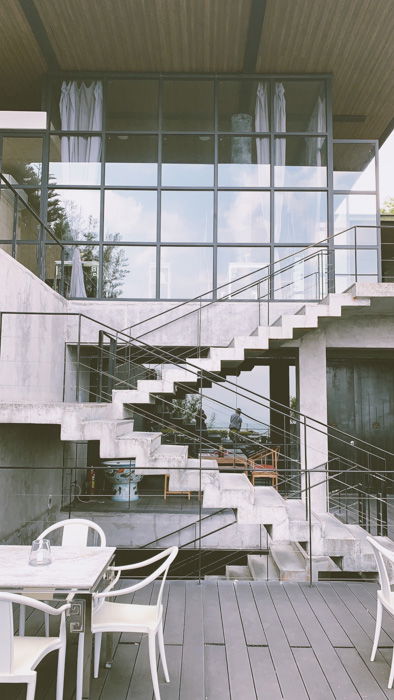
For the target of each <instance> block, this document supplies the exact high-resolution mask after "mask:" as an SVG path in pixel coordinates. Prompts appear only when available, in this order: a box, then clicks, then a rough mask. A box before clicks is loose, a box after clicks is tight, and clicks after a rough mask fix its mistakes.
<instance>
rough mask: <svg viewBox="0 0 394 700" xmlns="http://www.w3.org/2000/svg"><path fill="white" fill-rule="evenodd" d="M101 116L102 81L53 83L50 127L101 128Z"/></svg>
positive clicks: (64, 129) (72, 129) (91, 129)
mask: <svg viewBox="0 0 394 700" xmlns="http://www.w3.org/2000/svg"><path fill="white" fill-rule="evenodd" d="M102 117H103V84H102V82H101V80H63V81H56V82H54V83H53V84H52V104H51V115H50V119H51V129H61V130H62V131H100V130H101V128H102Z"/></svg>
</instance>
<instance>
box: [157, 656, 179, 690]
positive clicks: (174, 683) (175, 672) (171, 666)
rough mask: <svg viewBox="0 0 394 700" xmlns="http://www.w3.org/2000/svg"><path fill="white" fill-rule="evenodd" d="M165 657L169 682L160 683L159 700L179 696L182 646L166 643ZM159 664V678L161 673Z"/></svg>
mask: <svg viewBox="0 0 394 700" xmlns="http://www.w3.org/2000/svg"><path fill="white" fill-rule="evenodd" d="M166 659H167V666H168V674H169V676H170V682H169V683H160V695H161V700H174V699H175V698H179V689H180V685H181V668H182V647H181V646H180V645H179V646H176V645H175V644H170V645H168V646H167V645H166ZM160 669H161V666H160V665H159V680H160V677H161V676H160V673H161V670H160Z"/></svg>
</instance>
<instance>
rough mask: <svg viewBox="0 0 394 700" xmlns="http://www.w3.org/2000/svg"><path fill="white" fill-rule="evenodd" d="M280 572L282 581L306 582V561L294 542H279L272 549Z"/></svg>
mask: <svg viewBox="0 0 394 700" xmlns="http://www.w3.org/2000/svg"><path fill="white" fill-rule="evenodd" d="M270 552H271V556H272V559H273V560H274V562H275V564H276V566H277V567H278V570H279V580H280V581H305V580H306V561H305V558H304V557H303V556H302V554H301V553H300V552H299V550H298V548H297V547H295V546H294V544H293V543H292V542H277V543H275V544H272V545H271V547H270Z"/></svg>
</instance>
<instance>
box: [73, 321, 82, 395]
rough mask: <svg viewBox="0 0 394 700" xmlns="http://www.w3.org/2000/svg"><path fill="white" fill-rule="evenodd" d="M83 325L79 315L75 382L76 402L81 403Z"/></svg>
mask: <svg viewBox="0 0 394 700" xmlns="http://www.w3.org/2000/svg"><path fill="white" fill-rule="evenodd" d="M81 324H82V317H81V314H78V343H77V378H76V382H75V400H76V401H77V402H79V386H80V372H81V366H80V365H81Z"/></svg>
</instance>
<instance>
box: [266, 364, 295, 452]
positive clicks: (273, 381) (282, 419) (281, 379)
mask: <svg viewBox="0 0 394 700" xmlns="http://www.w3.org/2000/svg"><path fill="white" fill-rule="evenodd" d="M276 402H277V403H279V404H283V405H284V406H289V404H290V396H289V363H288V362H286V360H273V361H272V362H270V429H271V435H270V437H271V442H272V443H274V444H277V445H280V446H283V445H284V444H287V441H288V435H289V413H288V411H286V409H284V408H283V407H282V406H278V407H277V409H278V410H275V403H276ZM283 413H284V414H285V415H283ZM281 452H284V450H282V449H281Z"/></svg>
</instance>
